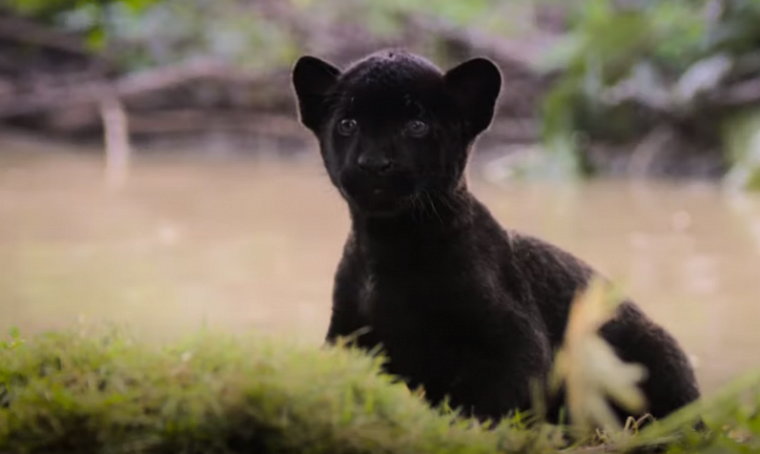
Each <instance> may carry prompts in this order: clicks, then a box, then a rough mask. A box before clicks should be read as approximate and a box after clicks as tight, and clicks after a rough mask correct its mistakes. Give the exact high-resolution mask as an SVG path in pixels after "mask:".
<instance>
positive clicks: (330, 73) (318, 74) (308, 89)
mask: <svg viewBox="0 0 760 454" xmlns="http://www.w3.org/2000/svg"><path fill="white" fill-rule="evenodd" d="M340 73H341V72H340V70H339V69H338V68H336V67H335V66H333V65H331V64H330V63H327V62H326V61H324V60H321V59H319V58H317V57H312V56H309V55H306V56H303V57H301V58H299V59H298V61H297V62H296V64H295V66H294V67H293V73H292V83H293V89H294V90H295V93H296V98H297V101H298V114H299V117H300V120H301V123H302V124H303V125H304V126H306V127H307V128H309V129H310V130H312V131H313V132H315V133H316V132H317V130H318V129H319V125H320V124H321V122H322V116H323V104H324V100H325V96H326V94H327V92H328V91H329V90H330V88H332V86H333V85H334V84H335V82H336V81H337V80H338V76H340Z"/></svg>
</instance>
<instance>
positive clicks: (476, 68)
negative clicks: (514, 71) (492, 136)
mask: <svg viewBox="0 0 760 454" xmlns="http://www.w3.org/2000/svg"><path fill="white" fill-rule="evenodd" d="M443 77H444V82H445V84H446V87H447V88H448V90H449V91H450V93H451V94H452V95H453V96H454V97H455V98H456V99H457V100H458V101H459V104H460V106H461V108H462V109H463V110H464V112H465V113H466V115H467V118H468V119H469V120H470V126H471V130H470V133H471V134H473V135H474V136H477V135H478V134H480V133H482V132H483V131H485V130H486V128H488V127H489V126H490V125H491V121H492V120H493V117H494V113H495V109H496V100H497V99H498V97H499V93H500V91H501V83H502V82H501V81H502V77H501V71H500V70H499V68H498V67H497V66H496V64H495V63H493V62H492V61H491V60H489V59H487V58H482V57H477V58H473V59H471V60H467V61H465V62H464V63H460V64H459V65H457V66H455V67H453V68H451V69H450V70H448V71H447V72H446V73H445V74H444V76H443Z"/></svg>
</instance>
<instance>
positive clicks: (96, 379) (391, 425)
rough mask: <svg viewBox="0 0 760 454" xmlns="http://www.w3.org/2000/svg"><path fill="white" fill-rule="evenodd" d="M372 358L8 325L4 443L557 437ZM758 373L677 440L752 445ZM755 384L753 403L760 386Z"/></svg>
mask: <svg viewBox="0 0 760 454" xmlns="http://www.w3.org/2000/svg"><path fill="white" fill-rule="evenodd" d="M378 365H379V364H378V362H377V361H376V360H374V359H371V358H369V357H367V356H365V355H362V354H360V353H358V352H355V351H348V350H335V349H319V348H313V347H304V346H296V345H295V344H288V343H282V342H276V343H275V342H272V341H271V340H266V339H263V338H261V337H257V336H248V337H237V338H233V337H226V336H222V335H217V334H210V333H202V334H201V335H198V336H194V337H193V338H192V339H189V340H186V341H183V342H177V343H173V344H171V345H168V346H161V347H158V346H155V345H147V344H142V343H140V342H139V341H136V340H134V339H132V338H130V337H129V336H127V335H125V334H120V333H114V332H111V331H108V332H105V333H102V332H98V333H87V332H83V331H81V330H77V331H70V332H65V333H49V334H44V335H40V336H37V337H34V338H31V339H28V340H26V341H24V340H22V339H21V338H20V337H18V336H11V337H9V338H7V339H6V340H5V341H4V342H3V343H2V344H0V452H3V453H11V452H13V453H16V452H25V453H53V452H55V453H116V452H130V453H169V452H171V453H242V452H252V453H253V452H255V453H332V454H338V453H380V452H382V453H495V452H503V453H506V452H529V453H539V452H547V453H548V452H556V451H557V450H558V449H559V448H562V446H561V445H560V444H559V438H558V437H557V436H556V435H557V432H556V430H551V429H550V428H547V427H543V428H542V429H541V430H538V429H535V428H534V429H528V428H526V427H525V426H523V425H521V424H520V423H518V422H516V421H511V422H508V423H503V424H502V425H501V426H499V427H498V428H497V429H496V430H493V431H487V430H485V429H483V428H480V427H478V426H477V425H474V424H472V423H471V422H468V421H459V422H457V421H455V420H454V416H453V415H451V414H442V413H439V412H435V411H432V410H430V409H429V408H428V407H427V406H426V405H425V404H424V403H423V402H422V400H421V399H420V398H419V397H418V396H415V395H412V394H410V393H409V392H408V391H407V389H406V387H405V386H403V385H401V384H397V383H393V382H392V380H391V378H389V377H387V376H382V375H380V374H378ZM745 381H746V380H745ZM757 383H760V382H758V381H757V380H755V378H754V377H751V380H750V381H748V382H747V383H743V384H742V383H738V384H736V385H734V386H732V387H730V389H727V390H726V392H725V393H723V394H721V395H718V396H714V397H712V398H711V399H710V400H709V402H708V401H705V402H704V403H703V404H704V405H706V406H705V407H704V408H701V409H699V408H692V409H688V410H687V411H686V412H685V413H689V412H691V413H693V412H694V411H696V410H700V411H701V412H703V414H706V415H708V421H709V422H710V423H711V425H712V426H713V427H716V426H717V427H718V430H716V431H715V432H714V433H713V434H712V436H711V437H709V439H708V440H706V441H705V440H698V439H696V438H694V437H687V438H686V439H684V438H683V437H681V438H679V439H680V440H681V441H680V442H679V446H673V447H672V448H671V449H670V451H671V452H705V453H706V452H749V451H747V449H749V450H750V451H751V450H752V449H753V448H757V443H758V437H757V436H756V435H757V434H760V419H758V418H756V417H755V416H754V413H753V412H752V411H749V410H748V408H749V407H746V406H742V405H739V402H748V401H747V400H743V401H742V400H741V399H739V396H741V394H742V392H741V391H745V390H747V389H750V390H753V389H754V390H755V391H756V390H757V386H756V384H757ZM750 397H751V398H752V400H750V401H749V402H750V403H754V404H757V402H758V399H757V393H756V392H755V393H754V394H752V395H751V396H750ZM755 407H756V406H755ZM688 416H689V415H688V414H682V415H675V416H674V417H673V418H671V419H669V420H664V421H661V422H660V423H658V424H656V425H653V426H652V427H651V429H647V430H645V431H643V432H641V433H640V434H639V435H638V436H635V437H633V439H634V441H636V442H637V443H645V442H650V441H654V440H655V439H656V438H658V437H660V436H663V435H665V436H672V435H677V434H681V427H683V424H682V423H681V422H680V420H684V417H688ZM679 418H680V420H679ZM686 419H688V418H686ZM716 423H718V424H717V425H716ZM724 423H725V424H727V425H728V426H730V427H726V428H723V427H722V426H723V424H724ZM729 429H730V430H729ZM753 434H754V435H753ZM607 441H608V442H609V439H608V440H607ZM629 441H630V440H629ZM616 443H617V444H619V443H620V441H619V440H618V441H617V442H616ZM613 444H614V443H613ZM608 448H609V449H612V450H614V449H615V448H613V447H612V446H608ZM570 449H571V450H581V451H586V450H588V449H592V450H594V451H596V450H597V449H600V448H599V447H595V448H588V447H572V448H570ZM621 449H622V448H620V449H618V450H621ZM716 449H717V450H718V451H715V450H716Z"/></svg>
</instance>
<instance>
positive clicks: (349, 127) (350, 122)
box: [338, 118, 359, 136]
mask: <svg viewBox="0 0 760 454" xmlns="http://www.w3.org/2000/svg"><path fill="white" fill-rule="evenodd" d="M358 126H359V124H358V123H356V120H354V119H353V118H346V119H343V120H341V121H339V122H338V134H340V135H342V136H350V135H351V134H353V133H354V132H356V129H357V128H358Z"/></svg>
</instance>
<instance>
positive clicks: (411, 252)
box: [293, 50, 699, 421]
mask: <svg viewBox="0 0 760 454" xmlns="http://www.w3.org/2000/svg"><path fill="white" fill-rule="evenodd" d="M293 86H294V89H295V93H296V96H297V99H298V109H299V112H300V118H301V121H302V123H303V124H304V125H305V126H306V127H307V128H308V129H310V130H311V131H312V132H313V133H314V134H315V136H316V137H317V138H318V140H319V144H320V149H321V154H322V158H323V160H324V164H325V168H326V169H327V173H328V175H329V177H330V179H331V181H332V183H333V184H334V185H335V187H336V188H338V190H339V191H340V193H341V194H342V196H343V197H344V199H345V200H346V201H347V204H348V207H349V212H350V216H351V221H352V228H351V232H350V234H349V236H348V239H347V241H346V244H345V248H344V252H343V258H342V260H341V262H340V265H339V266H338V270H337V273H336V276H335V283H334V294H333V311H332V317H331V320H330V326H329V331H328V333H327V342H329V343H333V342H334V341H335V340H336V338H337V337H345V336H350V335H352V334H354V333H355V332H357V331H359V330H360V329H362V328H369V330H368V332H366V333H364V334H361V335H359V336H358V337H357V343H358V344H359V345H360V346H362V347H363V348H367V349H373V348H375V347H377V346H381V347H382V349H383V351H384V353H385V354H386V355H387V356H388V358H389V361H388V363H387V366H386V368H387V371H388V372H390V373H391V374H394V375H397V376H399V377H401V378H403V379H404V380H405V381H406V382H407V383H408V385H409V386H410V387H412V388H416V387H417V386H419V385H422V386H423V387H424V390H425V394H426V398H427V399H428V401H429V402H430V403H431V404H432V405H437V404H438V403H440V402H441V401H442V399H444V397H447V396H448V397H449V399H450V400H449V404H450V405H451V406H452V407H457V408H460V409H461V410H462V411H463V412H464V414H466V415H472V416H475V417H478V418H481V419H486V418H489V419H495V420H498V419H500V418H502V417H504V416H506V415H507V414H508V413H510V412H512V411H513V410H517V409H519V410H529V409H530V406H531V379H537V380H540V381H541V382H542V383H543V380H545V379H546V377H547V372H548V371H549V370H550V367H551V366H552V361H553V358H554V353H555V349H556V348H557V347H558V346H559V345H560V343H561V341H562V338H563V334H564V331H565V325H566V323H567V317H568V309H569V305H570V302H571V300H572V298H573V297H574V295H575V294H576V292H577V291H579V290H580V289H582V288H583V287H584V285H585V284H586V283H587V282H588V280H589V277H590V276H591V275H592V273H594V271H593V270H592V269H591V268H590V267H589V266H588V265H586V264H585V263H583V262H582V261H580V260H579V259H577V258H575V257H573V256H572V255H570V254H569V253H567V252H565V251H563V250H561V249H559V248H557V247H555V246H553V245H551V244H547V243H546V242H543V241H541V240H539V239H536V238H533V237H531V236H527V235H523V234H520V233H516V232H514V231H509V230H505V229H503V228H502V227H501V226H500V225H499V223H498V222H497V221H496V220H495V219H494V217H493V216H492V215H491V214H490V212H489V211H488V209H487V208H486V207H485V206H483V205H482V204H481V203H480V202H479V201H478V200H477V199H476V198H475V197H474V196H473V195H472V194H471V193H470V192H469V190H468V188H467V183H466V179H465V170H466V165H467V161H468V157H469V153H470V149H471V147H472V144H473V143H474V141H475V139H476V138H477V137H478V136H479V134H481V133H482V132H483V131H484V130H486V129H487V128H488V127H489V125H490V123H491V120H492V117H493V115H494V106H495V103H496V100H497V97H498V95H499V92H500V89H501V73H500V71H499V69H498V68H497V67H496V66H495V65H494V64H493V63H492V62H490V61H489V60H487V59H482V58H476V59H472V60H469V61H466V62H464V63H462V64H460V65H458V66H456V67H455V68H453V69H450V70H449V71H447V72H442V71H441V70H439V69H438V68H437V67H436V66H435V65H433V64H432V63H430V62H429V61H427V60H425V59H423V58H421V57H419V56H416V55H413V54H410V53H407V52H405V51H402V50H390V51H382V52H378V53H375V54H372V55H370V56H368V57H366V58H365V59H363V60H360V61H358V62H356V63H355V64H353V65H352V66H350V67H349V68H348V69H346V70H345V71H341V70H339V69H338V68H336V67H335V66H333V65H331V64H329V63H327V62H324V61H322V60H319V59H317V58H314V57H302V58H301V59H300V60H299V61H298V62H297V63H296V65H295V68H294V70H293ZM601 332H602V335H603V337H604V338H606V339H607V340H608V341H609V342H610V343H611V344H612V345H613V346H614V347H615V349H616V351H617V353H618V355H619V356H620V357H621V358H622V359H623V360H625V361H635V362H638V363H642V364H644V365H645V366H646V367H647V369H648V371H649V377H648V379H647V380H646V381H645V382H643V384H642V387H643V390H644V392H645V393H646V396H647V399H648V401H649V403H650V407H649V409H648V410H649V412H650V413H651V414H652V415H653V416H655V417H656V418H660V417H663V416H665V415H667V414H668V413H670V412H672V411H673V410H676V409H678V408H679V407H681V406H683V405H685V404H687V403H689V402H691V401H693V400H695V399H696V398H697V397H698V396H699V391H698V389H697V384H696V381H695V377H694V373H693V371H692V369H691V367H690V365H689V363H688V361H687V358H686V356H685V355H684V353H683V352H682V351H681V349H680V347H679V345H678V344H677V343H676V341H675V340H674V339H673V338H672V337H671V336H670V335H669V334H668V333H667V332H665V331H664V330H663V329H662V328H661V327H659V326H658V325H656V324H655V323H653V322H652V321H651V320H650V319H649V318H647V316H646V315H645V314H644V313H643V312H642V311H641V310H640V309H639V308H638V307H637V306H636V305H635V304H634V303H633V302H631V301H626V302H625V303H623V304H622V306H620V309H619V312H618V313H617V315H616V317H615V318H614V319H613V320H612V321H610V322H609V323H607V324H606V325H605V326H604V327H603V328H602V330H601ZM556 410H557V408H554V409H553V411H552V413H551V414H550V417H551V416H554V417H555V418H552V419H550V420H555V421H556ZM622 416H624V415H622V414H621V417H622Z"/></svg>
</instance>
